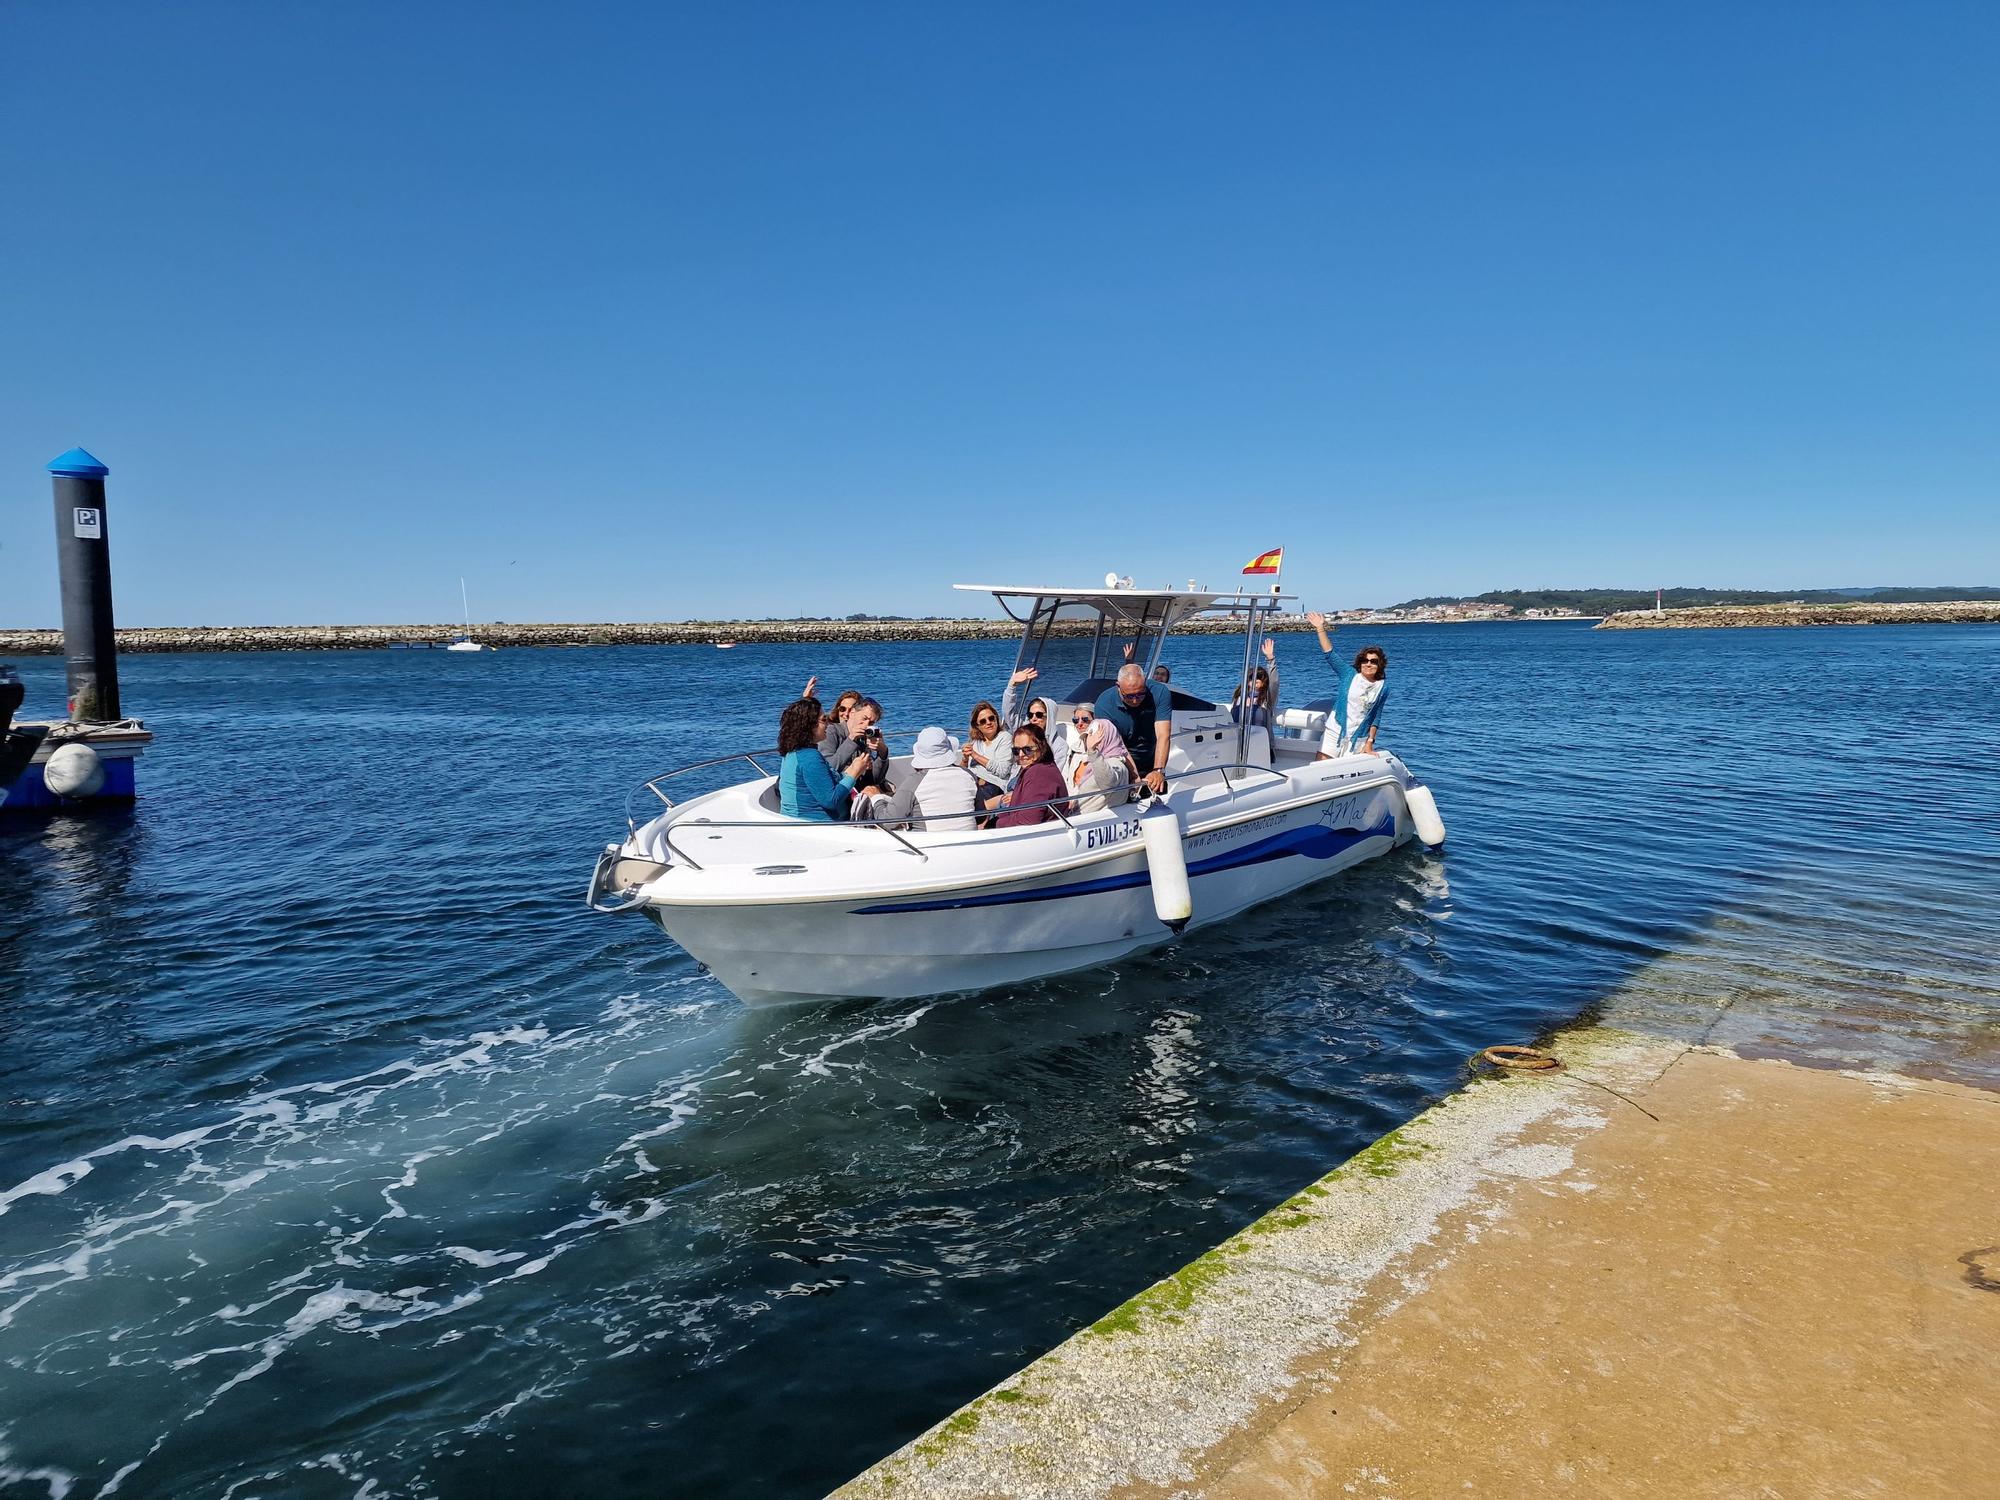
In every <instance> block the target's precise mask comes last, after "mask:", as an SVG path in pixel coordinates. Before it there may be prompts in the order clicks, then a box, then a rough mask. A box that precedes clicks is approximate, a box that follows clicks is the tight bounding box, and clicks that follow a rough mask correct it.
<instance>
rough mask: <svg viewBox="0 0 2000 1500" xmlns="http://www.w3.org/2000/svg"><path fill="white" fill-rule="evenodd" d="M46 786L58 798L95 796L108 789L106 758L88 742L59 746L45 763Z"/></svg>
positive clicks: (44, 776)
mask: <svg viewBox="0 0 2000 1500" xmlns="http://www.w3.org/2000/svg"><path fill="white" fill-rule="evenodd" d="M42 785H44V786H46V787H47V788H48V789H49V790H50V791H52V792H54V793H55V794H56V795H57V796H58V797H94V796H96V795H97V794H98V793H99V792H100V791H102V790H103V789H104V759H103V757H102V756H100V755H99V754H98V753H97V752H96V751H95V750H93V749H91V748H90V746H88V745H74V744H72V745H59V746H57V747H56V749H55V750H54V751H53V752H51V753H50V755H49V758H48V759H47V760H46V761H45V762H43V764H42Z"/></svg>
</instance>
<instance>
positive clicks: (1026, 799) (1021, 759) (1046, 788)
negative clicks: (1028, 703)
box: [993, 719, 1069, 828]
mask: <svg viewBox="0 0 2000 1500" xmlns="http://www.w3.org/2000/svg"><path fill="white" fill-rule="evenodd" d="M1014 765H1015V768H1016V770H1017V772H1018V773H1019V774H1017V775H1016V776H1015V777H1014V784H1013V785H1012V786H1011V787H1009V788H1008V789H1007V795H1006V796H1004V797H1002V798H1001V799H1000V803H999V806H1000V816H999V817H998V818H996V819H994V820H993V826H994V827H995V828H1020V827H1023V826H1025V825H1027V824H1030V823H1046V822H1048V821H1050V820H1051V819H1053V818H1054V817H1055V816H1056V810H1055V809H1054V808H1053V807H1037V806H1035V805H1034V804H1035V803H1038V802H1057V803H1062V805H1063V811H1065V812H1067V811H1068V810H1069V806H1068V803H1067V801H1065V798H1066V796H1067V794H1068V791H1069V788H1068V787H1066V786H1065V785H1063V778H1062V772H1060V771H1058V770H1057V769H1056V768H1055V761H1054V757H1053V756H1051V755H1050V754H1049V740H1048V736H1047V735H1045V734H1043V733H1042V726H1041V725H1039V724H1037V723H1035V722H1034V721H1033V720H1032V719H1030V720H1028V721H1027V722H1026V723H1024V724H1022V725H1021V727H1020V728H1019V729H1017V730H1015V731H1014ZM1016 809H1018V811H1017V810H1016Z"/></svg>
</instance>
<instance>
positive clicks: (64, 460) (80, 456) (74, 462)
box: [49, 448, 111, 479]
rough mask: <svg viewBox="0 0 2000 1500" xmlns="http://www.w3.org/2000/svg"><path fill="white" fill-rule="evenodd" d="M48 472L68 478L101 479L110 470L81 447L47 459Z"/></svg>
mask: <svg viewBox="0 0 2000 1500" xmlns="http://www.w3.org/2000/svg"><path fill="white" fill-rule="evenodd" d="M49 472H50V473H51V474H56V475H59V476H62V477H64V478H68V479H102V478H103V477H104V476H105V475H106V474H109V473H110V472H111V471H110V470H109V469H107V468H105V467H104V465H103V464H101V463H99V462H98V461H97V460H96V459H95V458H93V457H91V455H90V454H88V453H86V452H84V451H83V449H81V448H72V449H70V450H69V452H67V453H65V454H63V455H62V457H60V458H52V459H50V460H49Z"/></svg>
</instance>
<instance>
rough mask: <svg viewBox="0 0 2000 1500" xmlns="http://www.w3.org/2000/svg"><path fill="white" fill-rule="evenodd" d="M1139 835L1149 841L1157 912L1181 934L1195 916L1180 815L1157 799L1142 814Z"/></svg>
mask: <svg viewBox="0 0 2000 1500" xmlns="http://www.w3.org/2000/svg"><path fill="white" fill-rule="evenodd" d="M1139 837H1140V838H1141V839H1143V840H1145V844H1146V868H1147V869H1148V870H1149V871H1150V872H1151V874H1152V880H1153V914H1154V915H1155V916H1157V917H1158V918H1159V919H1160V920H1161V921H1162V922H1164V923H1166V925H1167V926H1168V927H1171V928H1172V929H1173V930H1174V934H1175V936H1179V935H1180V933H1182V932H1183V931H1185V930H1186V928H1187V924H1188V918H1190V917H1192V916H1193V915H1194V896H1193V893H1192V892H1190V891H1189V889H1188V872H1187V855H1186V853H1185V852H1184V851H1183V850H1182V848H1181V819H1180V814H1179V813H1177V812H1175V811H1174V810H1173V809H1172V808H1171V807H1169V806H1167V804H1166V803H1165V802H1158V801H1156V802H1154V803H1153V805H1152V806H1150V807H1148V808H1147V809H1146V810H1145V811H1144V812H1142V813H1140V814H1139Z"/></svg>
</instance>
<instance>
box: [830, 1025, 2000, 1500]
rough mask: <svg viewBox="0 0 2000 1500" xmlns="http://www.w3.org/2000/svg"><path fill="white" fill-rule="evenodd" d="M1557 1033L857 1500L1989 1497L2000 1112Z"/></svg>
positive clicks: (1885, 1084) (1676, 1047) (1942, 1087)
mask: <svg viewBox="0 0 2000 1500" xmlns="http://www.w3.org/2000/svg"><path fill="white" fill-rule="evenodd" d="M1552 1049H1553V1050H1554V1051H1555V1052H1556V1053H1557V1054H1558V1055H1559V1056H1560V1057H1561V1058H1562V1059H1563V1060H1564V1062H1565V1063H1566V1064H1567V1067H1566V1068H1565V1070H1564V1071H1562V1072H1560V1073H1554V1074H1538V1075H1524V1076H1517V1077H1508V1078H1504V1079H1499V1080H1492V1081H1482V1082H1477V1083H1474V1084H1472V1085H1471V1086H1470V1087H1468V1088H1466V1089H1465V1090H1463V1091H1462V1092H1460V1093H1458V1094H1456V1095H1454V1096H1452V1097H1451V1098H1449V1099H1447V1100H1445V1101H1444V1102H1443V1103H1441V1104H1439V1105H1437V1106H1436V1107H1434V1108H1432V1109H1431V1110H1429V1111H1427V1112H1425V1113H1424V1114H1422V1115H1420V1116H1419V1117H1418V1118H1417V1119H1415V1120H1414V1121H1412V1122H1411V1123H1410V1124H1408V1125H1406V1126H1404V1127H1403V1128H1402V1129H1400V1130H1397V1131H1395V1132H1392V1133H1391V1134H1390V1135H1388V1136H1386V1137H1384V1138H1383V1139H1382V1140H1380V1141H1378V1142H1377V1143H1376V1144H1375V1145H1373V1146H1372V1147H1370V1148H1369V1149H1368V1150H1366V1151H1364V1152H1362V1153H1361V1154H1360V1155H1358V1156H1356V1157H1355V1158H1354V1159H1353V1160H1351V1161H1349V1162H1348V1163H1346V1164H1345V1165H1343V1166H1342V1167H1340V1168H1339V1169H1337V1170H1336V1171H1334V1172H1332V1173H1330V1174H1328V1175H1327V1176H1326V1177H1324V1178H1322V1179H1321V1180H1320V1181H1319V1182H1317V1183H1314V1184H1312V1185H1311V1186H1309V1187H1307V1188H1306V1189H1304V1190H1303V1191H1302V1192H1301V1193H1300V1194H1298V1195H1297V1196H1296V1197H1295V1198H1293V1199H1292V1200H1290V1201H1289V1202H1287V1203H1285V1204H1283V1205H1281V1206H1280V1207H1278V1208H1277V1209H1275V1210H1273V1211H1272V1212H1271V1213H1270V1214H1268V1215H1266V1216H1265V1217H1264V1218H1263V1219H1261V1220H1259V1221H1258V1222H1257V1223H1255V1224H1253V1225H1251V1226H1250V1227H1249V1228H1248V1229H1247V1230H1245V1231H1244V1232H1243V1233H1241V1234H1239V1235H1237V1236H1236V1237H1235V1238H1233V1239H1231V1240H1229V1241H1228V1242H1227V1243H1225V1244H1223V1245H1222V1246H1220V1247H1219V1248H1218V1249H1216V1250H1215V1251H1213V1252H1211V1253H1210V1254H1208V1255H1205V1256H1203V1257H1201V1258H1200V1259H1199V1260H1197V1261H1195V1262H1194V1263H1193V1264H1192V1265H1190V1266H1188V1267H1187V1268H1186V1269H1184V1270H1183V1271H1181V1272H1180V1273H1179V1274H1178V1275H1176V1276H1173V1277H1170V1278H1168V1279H1167V1280H1166V1281H1163V1282H1161V1283H1159V1284H1158V1285H1157V1286H1155V1287H1153V1288H1151V1289H1150V1290H1148V1291H1146V1292H1144V1293H1141V1294H1140V1295H1139V1296H1138V1297H1135V1298H1134V1299H1132V1301H1130V1302H1128V1303H1127V1304H1125V1305H1124V1306H1123V1307H1120V1308H1117V1309H1115V1310H1113V1311H1112V1312H1111V1313H1109V1314H1108V1315H1107V1316H1106V1317H1105V1318H1103V1319H1102V1320H1101V1321H1100V1322H1098V1323H1097V1324H1095V1325H1094V1326H1093V1327H1091V1328H1089V1329H1086V1330H1084V1331H1082V1332H1080V1333H1078V1334H1077V1335H1076V1336H1074V1337H1073V1338H1071V1339H1070V1340H1069V1341H1068V1342H1067V1343H1065V1344H1063V1345H1061V1346H1060V1347H1059V1348H1057V1349H1056V1350H1054V1351H1053V1352H1051V1353H1050V1354H1048V1355H1046V1356H1044V1357H1043V1358H1042V1359H1040V1360H1038V1361H1037V1362H1036V1363H1034V1364H1032V1365H1030V1366H1029V1367H1028V1368H1027V1369H1025V1370H1023V1371H1022V1372H1021V1373H1020V1374H1019V1375H1017V1376H1015V1377H1014V1378H1012V1379H1010V1380H1008V1381H1006V1382H1004V1383H1003V1384H1002V1385H1001V1386H999V1387H997V1388H996V1389H995V1390H993V1391H991V1392H989V1393H988V1394H987V1395H986V1396H984V1397H981V1398H980V1399H979V1400H978V1401H975V1402H973V1403H972V1404H971V1405H969V1406H967V1407H965V1408H963V1409H962V1410H961V1411H959V1412H957V1413H955V1414H954V1415H952V1416H950V1417H948V1418H947V1419H945V1420H944V1421H942V1422H940V1423H939V1424H938V1425H937V1426H936V1427H934V1428H932V1429H931V1430H930V1431H929V1432H927V1433H925V1434H923V1435H922V1436H921V1437H919V1438H917V1439H916V1440H915V1441H913V1442H911V1443H910V1444H908V1445H907V1446H906V1447H904V1448H903V1449H901V1450H899V1451H898V1452H897V1453H895V1454H893V1455H891V1456H890V1457H888V1458H887V1459H885V1460H884V1461H883V1462H881V1463H879V1464H877V1465H876V1466H875V1467H874V1468H872V1469H870V1470H868V1471H867V1472H866V1473H864V1474H862V1475H861V1476H860V1477H859V1478H857V1479H855V1480H854V1481H852V1482H851V1483H849V1484H848V1485H846V1486H844V1487H843V1488H842V1489H841V1490H840V1491H838V1492H837V1493H838V1494H839V1495H841V1496H843V1497H858V1496H876V1497H879V1496H884V1495H894V1496H896V1497H898V1500H904V1497H913V1496H915V1497H932V1496H935V1497H940V1500H942V1497H954V1500H971V1497H1001V1496H1005V1497H1010V1500H1044V1497H1045V1500H1057V1497H1061V1500H1081V1497H1087V1496H1107V1497H1109V1496H1120V1497H1124V1496H1132V1497H1136V1496H1149V1497H1165V1496H1205V1497H1216V1500H1250V1497H1259V1500H1261V1497H1266V1496H1329V1497H1332V1496H1339V1497H1346V1496H1351V1495H1362V1496H1373V1497H1389V1496H1402V1497H1421V1496H1435V1495H1445V1494H1452V1495H1459V1494H1466V1495H1501V1496H1514V1495H1525V1494H1545V1493H1546V1494H1566V1495H1579V1496H1593V1497H1595V1496H1605V1495H1661V1496H1690V1495H1695V1496H1709V1495H1713V1496H1725V1495H1726V1496H1738V1495H1750V1494H1759V1495H1813V1496H1819V1495H1864V1494H1865V1495H1878V1494H1879V1495H1897V1496H1958V1495H1972V1494H1984V1493H1989V1492H1990V1490H1991V1485H1992V1476H1993V1475H1994V1474H1995V1473H1996V1472H2000V1356H1996V1354H1995V1351H1996V1350H2000V1219H1996V1217H1995V1213H1994V1203H1995V1195H1994V1191H1993V1187H1992V1184H1993V1183H1994V1182H1995V1181H2000V1093H1996V1092H1989V1091H1987V1090H1985V1089H1982V1088H1977V1087H1968V1086H1966V1085H1964V1084H1959V1083H1950V1082H1937V1081H1927V1080H1919V1079H1915V1078H1908V1077H1902V1076H1897V1075H1889V1074H1882V1073H1857V1072H1838V1071H1832V1070H1825V1069H1813V1068H1804V1067H1799V1066H1795V1065H1793V1064H1791V1063H1788V1062H1782V1061H1769V1060H1766V1061H1750V1060H1746V1059H1744V1058H1742V1057H1739V1056H1737V1055H1735V1054H1733V1053H1730V1052H1728V1051H1726V1050H1723V1049H1720V1048H1716V1047H1708V1046H1695V1045H1689V1044H1686V1043H1682V1042H1674V1041H1668V1040H1662V1039H1659V1038H1656V1037H1649V1036H1642V1035H1639V1034H1637V1033H1632V1032H1626V1031H1619V1030H1612V1029H1608V1028H1587V1029H1583V1030H1579V1031H1575V1032H1571V1033H1568V1034H1565V1035H1564V1036H1562V1037H1560V1038H1558V1039H1557V1040H1556V1041H1555V1042H1554V1043H1553V1044H1552Z"/></svg>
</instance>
